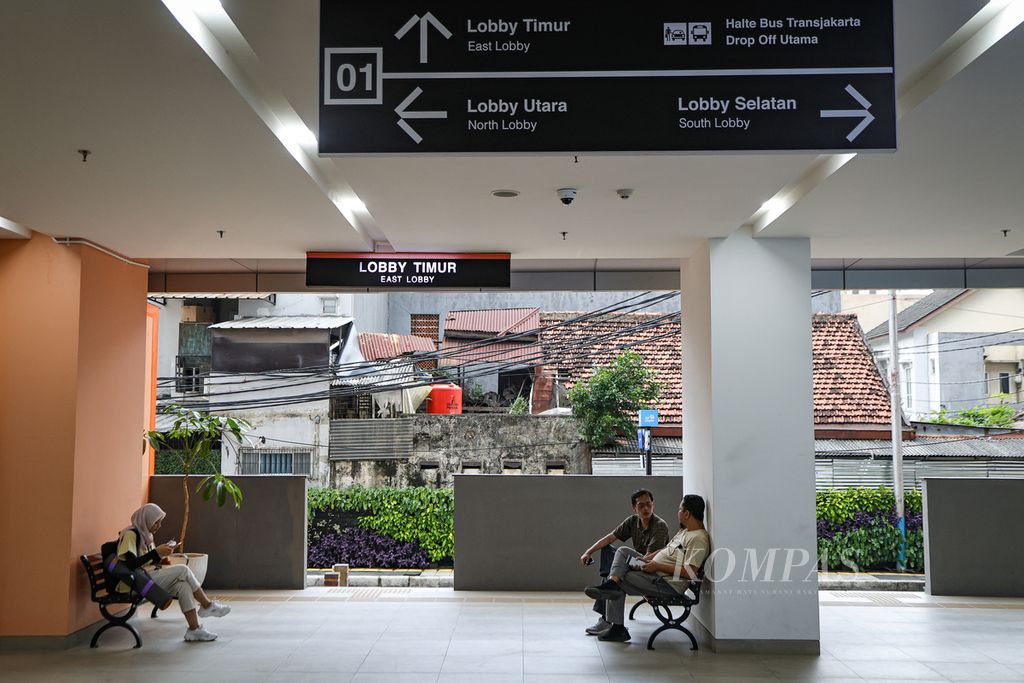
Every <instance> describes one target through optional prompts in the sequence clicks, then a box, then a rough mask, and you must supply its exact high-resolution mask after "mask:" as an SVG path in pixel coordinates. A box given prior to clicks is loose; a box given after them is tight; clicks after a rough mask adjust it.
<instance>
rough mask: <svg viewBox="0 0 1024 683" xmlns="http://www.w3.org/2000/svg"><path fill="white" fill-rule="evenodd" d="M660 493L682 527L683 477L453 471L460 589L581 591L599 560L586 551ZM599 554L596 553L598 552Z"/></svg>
mask: <svg viewBox="0 0 1024 683" xmlns="http://www.w3.org/2000/svg"><path fill="white" fill-rule="evenodd" d="M640 488H645V489H649V490H650V491H652V492H653V493H654V513H655V514H656V515H658V516H659V517H661V518H662V519H664V520H665V521H666V522H667V523H668V528H669V530H670V531H672V532H673V533H674V532H675V531H676V530H677V529H678V528H679V522H678V518H677V517H676V510H677V509H678V508H679V502H680V501H681V500H682V497H683V479H682V477H594V476H589V477H541V476H525V477H495V476H485V475H466V474H460V475H458V476H457V477H455V589H456V590H512V591H582V590H583V587H584V586H586V585H588V584H592V583H597V582H598V581H599V578H598V576H597V566H596V564H595V565H591V566H590V567H584V566H583V565H581V564H580V559H579V558H580V555H581V554H582V553H583V551H585V550H586V549H587V548H588V547H590V544H592V543H593V542H594V541H596V540H597V539H599V538H601V537H602V536H604V535H605V534H607V533H609V532H610V531H611V530H612V529H614V528H615V527H616V526H617V525H618V524H619V522H621V521H622V520H623V519H625V518H626V517H627V516H629V515H630V514H632V511H631V510H630V506H629V496H630V494H631V493H633V491H636V490H637V489H640ZM595 559H597V558H596V557H595Z"/></svg>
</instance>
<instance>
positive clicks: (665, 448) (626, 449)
mask: <svg viewBox="0 0 1024 683" xmlns="http://www.w3.org/2000/svg"><path fill="white" fill-rule="evenodd" d="M651 452H652V453H654V454H655V455H657V454H659V453H660V454H663V455H669V454H673V455H680V456H681V455H682V454H683V440H682V439H681V438H679V437H674V436H652V437H651ZM605 453H608V454H611V453H618V454H621V455H640V449H639V448H637V446H636V441H628V442H626V443H623V444H620V445H619V446H617V447H608V448H595V449H594V457H597V456H598V455H603V454H605Z"/></svg>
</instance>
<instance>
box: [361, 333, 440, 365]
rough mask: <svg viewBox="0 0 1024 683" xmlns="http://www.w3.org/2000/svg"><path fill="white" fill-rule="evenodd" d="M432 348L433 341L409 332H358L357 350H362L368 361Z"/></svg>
mask: <svg viewBox="0 0 1024 683" xmlns="http://www.w3.org/2000/svg"><path fill="white" fill-rule="evenodd" d="M434 350H435V346H434V342H432V341H431V340H429V339H425V338H423V337H416V336H413V335H410V334H382V333H379V332H360V333H359V351H360V352H362V354H363V358H365V359H366V360H369V361H375V360H381V359H383V358H394V357H395V356H401V355H402V354H405V353H414V352H417V351H434Z"/></svg>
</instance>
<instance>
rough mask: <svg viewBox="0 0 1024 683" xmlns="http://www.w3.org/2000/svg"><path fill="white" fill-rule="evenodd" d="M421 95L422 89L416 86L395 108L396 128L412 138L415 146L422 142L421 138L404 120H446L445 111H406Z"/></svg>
mask: <svg viewBox="0 0 1024 683" xmlns="http://www.w3.org/2000/svg"><path fill="white" fill-rule="evenodd" d="M422 94H423V88H420V87H419V86H416V89H415V90H413V91H412V92H411V93H409V96H408V97H406V98H405V99H404V100H402V103H401V104H399V105H398V106H397V107H395V113H396V114H398V127H399V128H401V129H402V130H404V131H405V133H406V135H408V136H409V137H411V138H412V140H413V142H415V143H416V144H417V145H418V144H420V143H421V142H423V137H422V136H421V135H420V134H419V133H417V132H416V130H415V129H414V128H413V127H412V126H410V125H409V124H408V123H406V122H405V120H406V119H446V118H448V112H446V111H406V107H408V106H409V105H410V104H412V103H413V100H415V99H416V98H417V97H419V96H420V95H422Z"/></svg>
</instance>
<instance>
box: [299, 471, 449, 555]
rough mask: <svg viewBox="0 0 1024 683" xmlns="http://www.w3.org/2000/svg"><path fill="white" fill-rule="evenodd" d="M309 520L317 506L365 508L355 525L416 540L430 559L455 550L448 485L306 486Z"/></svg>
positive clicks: (352, 509)
mask: <svg viewBox="0 0 1024 683" xmlns="http://www.w3.org/2000/svg"><path fill="white" fill-rule="evenodd" d="M307 501H308V505H309V518H310V520H312V519H313V517H314V516H315V515H316V513H317V512H318V511H321V510H334V509H339V508H340V509H342V510H348V511H353V512H365V513H367V514H365V515H362V516H360V517H359V522H358V523H359V526H360V527H363V528H364V529H372V530H373V531H376V532H377V533H380V534H383V535H385V536H390V537H391V538H394V539H397V540H399V541H416V542H417V543H419V545H420V547H421V548H423V549H424V550H426V551H427V554H429V555H430V559H431V561H433V562H439V561H441V560H445V559H448V558H451V557H452V556H454V554H455V530H454V520H455V492H454V490H452V489H450V488H440V489H435V488H429V487H426V486H416V487H410V488H404V489H399V488H389V487H380V488H363V487H360V486H353V487H350V488H347V489H342V490H339V489H330V488H310V489H309V492H308V497H307Z"/></svg>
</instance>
